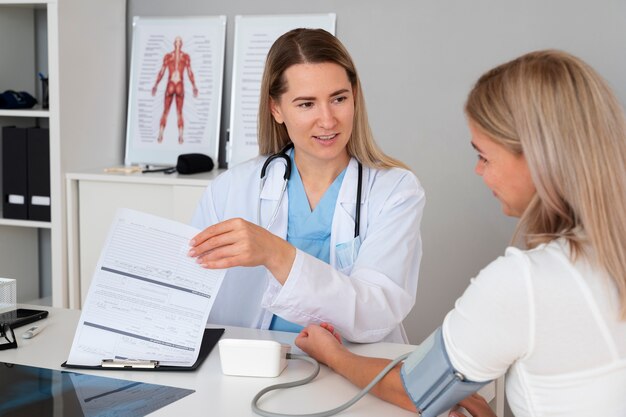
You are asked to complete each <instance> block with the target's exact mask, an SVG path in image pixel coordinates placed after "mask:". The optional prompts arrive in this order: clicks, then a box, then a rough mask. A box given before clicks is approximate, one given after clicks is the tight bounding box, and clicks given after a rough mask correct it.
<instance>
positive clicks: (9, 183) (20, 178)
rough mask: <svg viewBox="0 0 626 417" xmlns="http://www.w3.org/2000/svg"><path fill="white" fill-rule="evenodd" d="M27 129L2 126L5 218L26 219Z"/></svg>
mask: <svg viewBox="0 0 626 417" xmlns="http://www.w3.org/2000/svg"><path fill="white" fill-rule="evenodd" d="M27 132H28V130H27V129H24V128H19V127H15V126H6V127H3V128H2V211H3V216H4V218H6V219H28V156H27Z"/></svg>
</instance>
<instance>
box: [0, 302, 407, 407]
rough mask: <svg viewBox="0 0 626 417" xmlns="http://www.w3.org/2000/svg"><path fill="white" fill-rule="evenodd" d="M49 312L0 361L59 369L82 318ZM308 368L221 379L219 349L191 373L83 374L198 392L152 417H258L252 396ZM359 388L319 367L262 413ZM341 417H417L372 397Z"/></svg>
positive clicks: (384, 347)
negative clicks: (33, 332) (38, 330)
mask: <svg viewBox="0 0 626 417" xmlns="http://www.w3.org/2000/svg"><path fill="white" fill-rule="evenodd" d="M38 308H43V309H47V310H49V311H50V315H49V316H48V318H46V319H44V320H42V321H39V322H37V323H38V324H41V325H45V326H46V328H45V329H44V330H43V331H42V332H41V333H40V334H38V335H37V336H35V337H34V338H32V339H28V340H25V339H22V337H21V336H22V333H24V332H25V331H26V329H28V327H29V326H23V327H20V328H18V329H16V331H15V336H16V337H17V338H18V344H19V347H18V348H17V349H11V350H5V351H0V362H10V363H17V364H22V365H30V366H37V367H41V368H50V369H60V370H64V368H61V366H60V365H61V363H63V362H64V361H65V360H66V359H67V357H68V355H69V351H70V348H71V346H72V341H73V338H74V331H75V329H76V325H77V323H78V320H79V318H80V311H79V310H66V309H57V308H49V307H38ZM295 336H296V335H295V333H284V332H275V331H267V330H256V329H246V328H239V327H226V331H225V333H224V336H222V338H240V339H271V340H277V341H278V342H280V343H289V344H292V345H293V340H294V338H295ZM350 349H351V350H352V351H354V352H356V353H359V354H363V355H371V356H379V357H387V358H395V357H397V356H399V355H401V354H403V353H405V352H408V351H410V350H412V349H414V347H413V346H410V345H402V344H394V343H375V344H369V345H351V346H350ZM311 369H312V368H311V365H310V364H308V363H305V362H303V361H298V360H291V361H289V365H288V366H287V369H285V371H283V373H282V374H281V375H280V376H279V377H278V378H248V377H235V376H225V375H223V374H222V370H221V366H220V357H219V349H218V348H217V347H215V349H214V350H213V351H212V352H211V354H210V355H209V357H208V358H207V360H206V361H205V362H204V363H203V364H202V366H201V367H200V368H199V369H198V370H197V371H195V372H137V371H135V372H133V371H83V370H71V371H72V372H77V371H78V372H80V373H89V374H94V375H100V376H105V377H111V378H120V379H127V380H133V381H141V382H148V383H154V384H161V385H169V386H174V387H180V388H187V389H193V390H195V391H196V392H195V393H194V394H192V395H189V396H187V397H185V398H183V399H181V400H178V401H176V402H174V403H172V404H170V405H168V406H166V407H164V408H161V409H160V410H157V411H156V412H154V413H153V414H151V416H175V415H176V416H185V417H193V416H206V415H212V416H238V417H239V416H256V414H254V413H253V412H252V410H251V408H250V401H251V400H252V398H253V397H254V395H255V394H256V393H257V392H258V391H260V390H261V389H262V388H265V387H266V386H268V385H273V384H276V383H281V382H288V381H292V380H296V379H300V378H303V377H305V376H306V375H309V373H310V372H311ZM357 392H358V389H357V388H356V387H355V386H354V385H352V384H350V383H349V382H348V381H346V380H345V379H344V378H342V377H341V376H339V375H337V374H335V373H334V372H332V371H329V369H328V368H326V367H324V366H323V367H322V370H321V372H320V374H319V376H318V377H317V378H316V379H315V380H314V381H313V382H311V383H310V384H308V385H305V386H303V387H297V388H292V389H289V390H287V391H280V392H276V393H272V394H268V395H267V396H266V397H264V399H263V401H262V403H261V404H262V406H263V408H264V409H266V410H269V411H274V412H280V413H294V414H303V413H313V412H317V411H323V410H327V409H330V408H333V407H336V406H337V405H339V404H342V403H343V402H345V401H347V400H349V399H350V398H352V397H353V396H354V395H355V394H356V393H357ZM340 415H341V416H387V415H393V416H397V417H401V416H415V414H413V413H409V412H408V411H405V410H403V409H401V408H398V407H396V406H393V405H391V404H388V403H386V402H384V401H382V400H380V399H378V398H376V397H374V396H372V395H367V396H365V397H364V398H363V399H361V401H359V402H358V403H356V404H355V405H353V406H352V407H351V408H349V409H348V410H346V411H344V412H342V413H341V414H340Z"/></svg>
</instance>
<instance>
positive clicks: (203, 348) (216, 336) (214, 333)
mask: <svg viewBox="0 0 626 417" xmlns="http://www.w3.org/2000/svg"><path fill="white" fill-rule="evenodd" d="M223 334H224V329H204V336H203V337H202V344H201V345H200V353H198V359H197V360H196V362H195V363H194V364H193V365H191V366H171V365H159V366H156V367H154V368H143V367H132V366H128V367H119V368H108V367H103V366H101V365H96V366H87V365H73V364H69V363H67V362H63V363H62V364H61V366H62V367H63V368H72V369H98V370H112V371H128V370H132V371H195V370H196V369H198V367H199V366H200V365H202V362H204V360H205V359H206V358H207V357H208V356H209V353H210V352H211V350H213V347H215V345H216V344H217V342H218V341H219V340H220V338H221V337H222V335H223Z"/></svg>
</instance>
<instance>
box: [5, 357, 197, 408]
mask: <svg viewBox="0 0 626 417" xmlns="http://www.w3.org/2000/svg"><path fill="white" fill-rule="evenodd" d="M193 392H194V391H193V390H188V389H182V388H174V387H168V386H164V385H155V384H147V383H143V382H135V381H127V380H123V379H115V378H104V377H99V376H95V375H86V374H79V373H75V372H65V371H57V370H53V369H45V368H35V367H31V366H23V365H14V364H10V363H0V415H1V416H3V417H32V416H38V417H57V416H59V417H61V416H62V417H95V416H98V417H106V416H115V417H123V416H145V415H146V414H149V413H151V412H153V411H155V410H158V409H159V408H161V407H164V406H166V405H167V404H170V403H172V402H174V401H176V400H179V399H181V398H183V397H186V396H187V395H189V394H191V393H193Z"/></svg>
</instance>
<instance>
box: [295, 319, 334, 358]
mask: <svg viewBox="0 0 626 417" xmlns="http://www.w3.org/2000/svg"><path fill="white" fill-rule="evenodd" d="M296 346H298V347H299V348H300V349H302V350H303V351H304V352H305V353H307V354H308V355H309V356H311V357H312V358H314V359H315V360H317V361H318V362H321V363H324V364H326V365H330V364H329V362H330V361H331V359H332V358H334V357H335V356H336V355H337V353H338V352H341V351H343V350H345V347H344V346H343V345H342V343H341V336H340V335H339V333H337V332H336V331H335V328H334V327H333V326H332V325H331V324H329V323H322V324H321V325H319V326H318V325H315V324H312V325H309V326H307V327H306V328H304V330H302V331H301V332H300V334H299V335H298V337H296Z"/></svg>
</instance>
